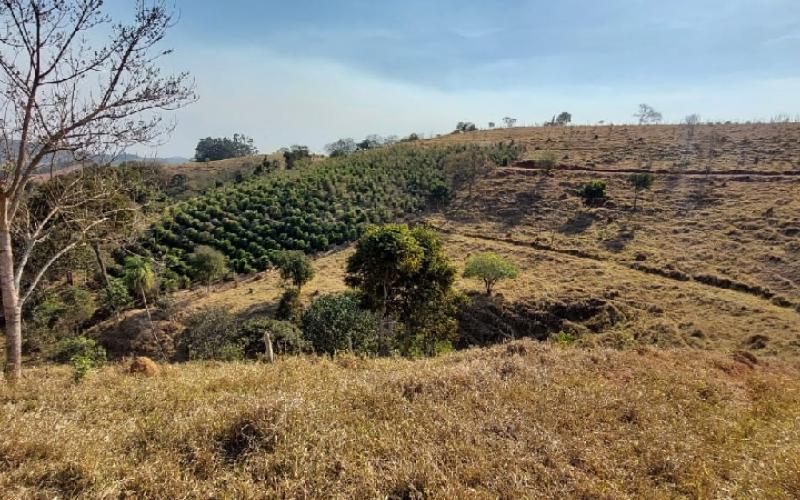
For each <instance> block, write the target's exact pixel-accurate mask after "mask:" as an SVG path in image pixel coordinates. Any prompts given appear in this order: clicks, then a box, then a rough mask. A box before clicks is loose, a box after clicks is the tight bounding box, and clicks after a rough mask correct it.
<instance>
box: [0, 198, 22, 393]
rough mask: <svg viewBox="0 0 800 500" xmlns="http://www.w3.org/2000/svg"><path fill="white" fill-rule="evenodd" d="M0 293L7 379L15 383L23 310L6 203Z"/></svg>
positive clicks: (1, 233)
mask: <svg viewBox="0 0 800 500" xmlns="http://www.w3.org/2000/svg"><path fill="white" fill-rule="evenodd" d="M0 217H1V218H2V219H0V291H2V298H3V314H4V315H5V322H6V325H5V334H6V367H5V373H6V378H7V379H8V380H9V381H11V382H13V381H16V380H18V379H19V378H20V376H21V375H22V308H21V307H20V304H19V292H18V290H17V287H16V285H15V284H14V252H13V250H12V248H11V230H10V228H9V224H8V221H7V220H6V217H5V203H3V206H2V211H0Z"/></svg>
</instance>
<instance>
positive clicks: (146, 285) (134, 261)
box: [123, 256, 156, 309]
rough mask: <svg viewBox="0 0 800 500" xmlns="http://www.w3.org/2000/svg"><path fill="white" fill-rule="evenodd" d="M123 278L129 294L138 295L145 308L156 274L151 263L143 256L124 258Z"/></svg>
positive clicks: (153, 287) (154, 285)
mask: <svg viewBox="0 0 800 500" xmlns="http://www.w3.org/2000/svg"><path fill="white" fill-rule="evenodd" d="M123 280H124V281H125V285H126V286H127V287H128V290H130V291H131V294H132V295H135V296H138V297H139V298H140V299H141V300H142V305H143V306H144V308H145V309H147V296H148V294H150V293H151V292H152V291H153V290H154V289H155V287H156V274H155V272H154V271H153V265H152V263H151V262H150V261H149V260H147V259H145V258H143V257H139V256H132V257H128V258H127V259H125V270H124V276H123Z"/></svg>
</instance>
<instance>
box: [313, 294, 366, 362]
mask: <svg viewBox="0 0 800 500" xmlns="http://www.w3.org/2000/svg"><path fill="white" fill-rule="evenodd" d="M360 302H361V301H360V299H359V296H358V295H357V294H354V293H352V292H346V293H341V294H331V295H323V296H322V297H319V298H317V299H315V300H314V301H313V302H312V303H311V306H310V307H309V308H308V310H307V311H306V312H305V313H303V334H304V336H305V338H306V339H307V340H308V341H309V342H310V343H311V345H312V346H313V348H314V350H315V351H316V352H319V353H327V354H334V353H336V352H342V351H347V352H355V353H364V354H373V353H375V352H377V347H378V321H377V318H376V317H375V315H374V314H373V313H372V312H369V311H365V310H363V309H361V307H360Z"/></svg>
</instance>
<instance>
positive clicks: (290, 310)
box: [275, 288, 303, 323]
mask: <svg viewBox="0 0 800 500" xmlns="http://www.w3.org/2000/svg"><path fill="white" fill-rule="evenodd" d="M302 312H303V306H302V304H301V303H300V291H299V290H298V289H297V288H290V289H288V290H285V291H284V292H283V294H282V295H281V299H280V300H279V301H278V309H277V311H275V317H276V318H277V319H280V320H284V321H291V322H293V323H297V322H299V321H300V315H301V314H302Z"/></svg>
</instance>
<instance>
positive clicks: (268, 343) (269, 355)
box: [264, 332, 275, 363]
mask: <svg viewBox="0 0 800 500" xmlns="http://www.w3.org/2000/svg"><path fill="white" fill-rule="evenodd" d="M264 344H265V347H266V351H267V352H266V359H267V363H273V362H274V361H275V352H274V351H273V350H272V335H271V334H270V333H269V332H267V333H266V335H264Z"/></svg>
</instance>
